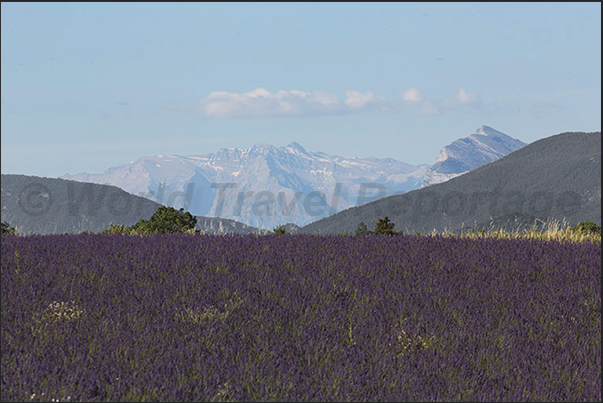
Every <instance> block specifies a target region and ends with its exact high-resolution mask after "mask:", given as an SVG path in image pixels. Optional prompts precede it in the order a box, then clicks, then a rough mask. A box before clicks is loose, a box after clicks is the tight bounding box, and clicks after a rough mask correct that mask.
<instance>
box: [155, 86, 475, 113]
mask: <svg viewBox="0 0 603 403" xmlns="http://www.w3.org/2000/svg"><path fill="white" fill-rule="evenodd" d="M480 106H482V101H481V99H480V97H479V96H478V95H477V94H475V93H473V92H468V91H466V90H465V89H464V88H462V87H461V88H459V91H458V92H457V93H456V94H455V95H453V96H450V97H448V98H446V99H443V100H442V99H440V100H438V99H426V98H424V96H423V95H422V94H421V92H420V91H419V89H417V88H414V87H411V88H408V89H406V90H405V91H403V92H401V93H400V95H399V97H398V98H396V99H389V100H388V99H386V98H385V97H383V96H380V95H377V94H375V93H373V92H371V91H366V92H360V91H353V90H349V91H345V92H344V96H343V97H340V96H337V95H335V94H333V93H330V92H326V91H314V92H306V91H300V90H280V91H276V92H271V91H268V90H266V89H265V88H256V89H254V90H252V91H248V92H243V93H235V92H227V91H215V92H212V93H210V94H209V95H207V96H206V97H205V98H203V99H202V100H201V101H200V102H199V103H198V104H197V105H196V106H195V107H193V108H190V107H188V106H186V105H182V104H172V105H168V106H166V109H169V110H181V111H186V110H189V111H190V110H193V111H197V112H199V113H202V114H203V115H205V116H207V117H214V118H258V117H319V116H329V115H349V114H358V113H365V112H374V111H381V112H389V113H406V114H412V115H429V116H431V115H438V114H442V113H448V112H451V111H455V110H459V109H464V108H467V107H471V108H472V109H475V108H479V107H480Z"/></svg>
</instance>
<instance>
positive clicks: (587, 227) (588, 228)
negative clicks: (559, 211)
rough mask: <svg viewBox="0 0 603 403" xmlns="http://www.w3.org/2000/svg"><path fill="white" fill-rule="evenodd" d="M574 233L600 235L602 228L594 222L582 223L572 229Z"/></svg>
mask: <svg viewBox="0 0 603 403" xmlns="http://www.w3.org/2000/svg"><path fill="white" fill-rule="evenodd" d="M571 230H572V231H573V232H579V233H587V234H588V233H591V234H600V233H601V227H600V226H598V225H597V224H596V223H595V222H594V221H592V220H590V221H582V222H580V223H578V224H576V225H575V226H573V227H571Z"/></svg>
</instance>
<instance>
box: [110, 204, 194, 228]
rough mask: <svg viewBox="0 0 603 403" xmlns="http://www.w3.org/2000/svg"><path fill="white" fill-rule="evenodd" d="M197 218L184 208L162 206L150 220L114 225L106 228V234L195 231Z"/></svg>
mask: <svg viewBox="0 0 603 403" xmlns="http://www.w3.org/2000/svg"><path fill="white" fill-rule="evenodd" d="M195 225H197V219H196V218H195V217H194V216H193V215H192V214H191V213H189V212H188V211H184V209H183V208H181V209H180V210H176V209H175V208H173V207H166V206H161V207H159V208H158V209H157V211H155V213H154V214H153V215H152V216H151V218H149V219H148V220H140V221H138V222H137V223H136V224H134V225H132V226H130V227H128V226H125V225H113V224H111V228H109V229H107V230H105V231H104V232H103V233H104V234H124V235H135V234H175V233H183V232H193V231H195Z"/></svg>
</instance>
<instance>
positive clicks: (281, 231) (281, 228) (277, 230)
mask: <svg viewBox="0 0 603 403" xmlns="http://www.w3.org/2000/svg"><path fill="white" fill-rule="evenodd" d="M272 233H273V234H275V235H285V234H286V233H287V231H286V230H285V226H284V225H279V226H278V227H275V228H274V229H273V230H272Z"/></svg>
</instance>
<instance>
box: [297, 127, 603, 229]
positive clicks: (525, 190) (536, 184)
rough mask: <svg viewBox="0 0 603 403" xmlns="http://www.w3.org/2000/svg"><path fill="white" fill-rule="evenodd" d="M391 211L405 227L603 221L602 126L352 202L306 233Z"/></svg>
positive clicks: (394, 219)
mask: <svg viewBox="0 0 603 403" xmlns="http://www.w3.org/2000/svg"><path fill="white" fill-rule="evenodd" d="M385 216H387V217H388V218H389V219H390V221H391V222H393V223H394V224H395V229H396V230H402V231H403V232H404V233H411V234H412V233H415V232H420V233H431V232H434V231H435V232H438V233H441V232H459V231H463V230H464V229H493V230H496V229H498V228H497V227H499V228H504V229H506V230H512V231H515V230H522V229H529V228H530V227H531V226H532V225H536V226H538V224H542V223H543V222H550V221H558V222H559V223H560V224H563V223H564V222H565V223H566V224H568V225H575V224H578V223H579V222H581V221H590V220H592V221H594V222H595V223H597V224H598V225H601V132H596V133H561V134H558V135H554V136H551V137H547V138H544V139H541V140H538V141H535V142H533V143H531V144H529V145H526V146H524V147H522V148H520V149H518V150H516V151H513V152H511V153H509V154H508V155H506V156H504V157H502V158H500V159H498V160H496V161H493V162H491V163H488V164H485V165H482V166H481V167H479V168H476V169H473V170H471V171H470V172H467V173H465V174H463V175H460V176H458V177H455V178H452V179H450V180H448V181H446V182H444V183H439V184H434V185H431V186H428V187H425V188H422V189H416V190H413V191H410V192H408V193H405V194H401V195H393V196H389V197H385V198H382V199H379V200H376V201H373V202H371V203H367V204H365V205H363V206H359V207H352V208H349V209H347V210H344V211H342V212H339V213H337V214H334V215H333V216H330V217H326V218H323V219H321V220H318V221H316V222H313V223H311V224H308V225H306V226H304V227H303V228H301V229H300V230H299V231H298V232H300V233H319V234H339V233H342V232H346V233H354V232H355V230H356V228H358V224H359V223H360V222H363V223H365V224H366V225H367V227H368V228H369V229H372V225H373V224H374V223H375V222H376V221H377V219H378V218H383V217H385Z"/></svg>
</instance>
